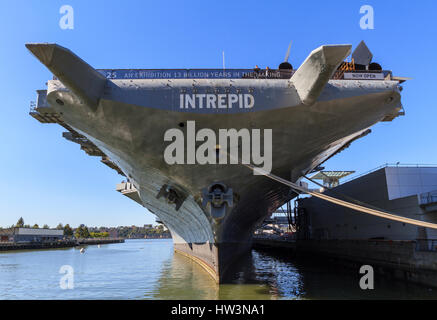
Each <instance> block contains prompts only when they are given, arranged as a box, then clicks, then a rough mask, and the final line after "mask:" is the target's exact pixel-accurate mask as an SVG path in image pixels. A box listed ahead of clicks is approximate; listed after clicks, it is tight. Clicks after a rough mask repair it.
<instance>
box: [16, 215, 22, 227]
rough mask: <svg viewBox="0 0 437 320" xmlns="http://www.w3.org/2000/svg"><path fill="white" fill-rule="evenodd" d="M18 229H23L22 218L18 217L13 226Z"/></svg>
mask: <svg viewBox="0 0 437 320" xmlns="http://www.w3.org/2000/svg"><path fill="white" fill-rule="evenodd" d="M15 226H16V227H18V228H23V227H24V219H23V217H20V219H18V221H17V224H16V225H15Z"/></svg>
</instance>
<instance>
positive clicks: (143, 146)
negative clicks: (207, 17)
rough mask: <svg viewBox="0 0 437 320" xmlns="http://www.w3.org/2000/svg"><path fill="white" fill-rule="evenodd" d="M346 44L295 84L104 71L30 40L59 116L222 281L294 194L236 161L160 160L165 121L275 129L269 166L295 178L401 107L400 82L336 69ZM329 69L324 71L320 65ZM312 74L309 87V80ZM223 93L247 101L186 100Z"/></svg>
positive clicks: (184, 249) (178, 243)
mask: <svg viewBox="0 0 437 320" xmlns="http://www.w3.org/2000/svg"><path fill="white" fill-rule="evenodd" d="M340 49H341V50H340ZM340 49H338V48H337V47H335V48H334V49H332V50H331V49H329V48H328V49H326V50H325V49H323V50H322V53H324V55H323V54H322V55H321V57H322V58H323V59H322V60H323V61H322V62H320V63H321V64H322V65H323V66H324V68H322V69H321V70H322V71H320V73H321V76H319V78H318V76H317V75H313V77H314V78H315V82H314V83H311V81H312V80H311V81H309V82H310V83H308V79H305V81H303V80H300V79H301V78H302V68H303V71H305V72H307V73H310V74H311V72H312V71H313V69H311V65H308V64H309V63H310V64H311V63H313V64H314V61H313V60H314V59H316V58H317V57H316V58H314V57H313V55H314V52H316V50H315V51H314V52H313V53H312V55H310V57H309V59H307V60H308V61H309V62H308V61H307V60H306V62H304V64H303V65H302V66H301V67H300V68H299V69H298V70H297V71H296V72H295V73H294V75H293V76H292V78H291V80H293V79H294V82H293V81H291V82H290V79H171V80H169V79H166V80H161V79H127V80H125V79H123V80H121V79H105V78H103V79H102V76H101V75H100V74H99V75H96V74H98V73H97V72H96V74H95V73H93V71H95V70H94V69H92V68H91V67H90V66H88V65H87V64H86V63H85V62H83V61H82V60H80V59H79V58H78V57H77V56H74V55H73V56H71V55H69V54H71V52H70V51H68V50H66V49H64V48H62V47H58V46H55V47H53V45H33V47H30V50H31V51H32V52H33V53H34V54H35V55H36V56H37V58H38V59H39V60H40V61H41V62H43V63H44V64H45V65H46V66H47V67H48V68H49V69H50V70H51V71H52V72H53V73H54V74H55V76H57V77H58V78H59V80H50V81H49V82H48V89H47V93H46V97H45V98H46V101H47V104H48V106H49V107H50V108H51V109H53V110H54V111H55V112H56V113H57V114H58V115H60V118H61V119H62V120H61V122H62V124H63V125H67V127H68V128H71V129H72V130H73V132H76V133H77V134H79V135H80V136H82V137H85V138H86V139H87V140H88V141H90V142H91V143H92V144H93V145H95V146H96V147H97V148H98V149H99V150H101V152H102V153H103V154H104V155H105V156H106V157H108V158H109V159H110V160H111V162H112V163H113V164H114V165H115V166H116V167H117V168H119V170H120V171H121V172H122V173H123V174H124V175H125V176H126V177H128V179H129V181H130V182H131V183H132V184H133V186H134V187H135V189H136V190H137V192H138V197H139V202H140V203H141V204H142V205H143V206H144V207H145V208H147V209H148V210H150V211H151V212H152V213H154V214H155V215H157V216H158V217H159V219H160V220H161V221H162V222H163V223H164V224H165V225H166V226H167V227H168V228H169V230H170V232H171V233H172V237H173V241H174V248H175V251H176V252H179V253H181V254H184V255H187V256H189V257H192V258H193V259H194V260H195V261H196V262H198V263H199V264H200V265H202V266H203V267H204V268H205V269H206V270H207V271H208V272H209V273H210V274H211V275H212V276H213V277H214V279H215V280H216V281H217V282H224V281H226V274H227V270H228V269H229V267H230V266H231V265H232V264H233V262H234V261H235V260H236V259H237V258H238V257H239V256H240V255H242V254H243V253H244V252H247V250H249V248H250V246H251V237H252V234H253V231H254V229H255V227H256V226H257V224H259V223H260V222H261V221H262V220H263V219H264V218H265V217H266V216H268V215H270V214H271V213H272V212H273V211H274V210H275V209H276V208H277V207H279V206H281V205H282V204H283V203H285V202H286V201H289V200H290V199H292V198H293V197H295V195H296V194H295V193H294V192H292V191H291V190H290V188H289V187H287V186H284V185H281V184H279V183H278V182H276V181H272V180H269V179H267V178H266V177H264V176H259V175H254V174H253V172H252V171H251V170H248V169H247V168H245V167H243V166H242V165H239V164H231V163H226V164H220V163H216V164H199V163H193V164H171V165H169V164H168V163H167V162H166V161H165V158H164V154H165V149H166V147H167V146H168V142H166V141H164V136H165V133H166V131H167V130H169V129H172V128H178V129H179V130H182V131H183V130H186V129H187V128H186V127H187V126H186V124H187V123H188V122H191V121H193V122H195V124H196V128H197V129H198V130H201V129H209V130H211V131H212V132H214V133H216V135H217V136H218V135H219V131H220V130H221V129H230V128H233V129H236V130H237V131H238V130H242V129H259V130H261V131H262V130H271V132H272V140H271V141H272V145H271V151H272V155H273V157H272V166H271V172H272V173H274V174H275V175H278V176H280V177H283V178H284V179H287V180H290V181H293V182H297V181H299V179H300V178H301V177H302V176H303V175H305V174H306V173H308V172H310V171H311V170H313V169H314V168H315V167H317V166H318V165H320V164H321V163H323V162H324V161H325V160H326V159H328V158H329V157H331V156H332V155H334V154H336V153H337V152H339V151H341V150H342V149H344V148H345V147H347V146H348V145H349V144H350V143H351V142H352V141H354V140H355V139H357V138H359V137H362V136H364V135H365V134H367V133H368V132H369V128H370V127H371V126H372V125H374V124H375V123H378V122H380V121H386V120H387V119H393V118H395V117H396V116H397V115H398V114H399V111H400V109H401V103H400V92H399V86H398V85H399V81H395V80H391V79H387V80H378V81H377V80H333V79H330V77H331V76H332V73H333V72H334V71H335V70H336V68H337V66H338V64H340V63H341V62H342V61H343V59H344V58H345V55H347V54H346V53H347V52H348V51H347V50H346V51H345V50H344V48H343V47H341V48H340ZM324 50H325V51H324ZM330 50H331V51H330ZM319 52H320V51H317V52H316V54H319ZM319 55H320V54H319ZM311 57H312V58H311ZM71 62H74V63H71ZM67 63H70V65H75V66H76V68H73V69H71V68H70V67H68V66H66V65H67ZM316 69H317V68H316ZM326 69H328V73H329V75H328V76H326V74H323V72H324V71H323V70H326ZM300 70H301V71H300ZM295 75H297V76H296V77H295ZM299 76H300V77H299ZM81 79H82V80H83V82H84V83H88V85H87V86H84V85H83V84H82V83H81ZM99 83H102V84H103V85H102V88H100V89H99ZM305 84H308V86H309V88H308V89H307V90H306V89H302V88H303V85H305ZM220 94H223V96H224V97H225V98H224V100H223V101H228V102H229V99H230V98H229V97H230V94H233V95H234V96H232V97H233V100H235V101H234V102H235V103H236V106H237V105H238V99H239V98H238V97H239V96H238V95H242V97H244V96H243V95H244V94H246V95H248V94H250V95H251V97H252V98H251V99H248V100H247V101H248V105H250V108H244V107H242V108H239V107H233V108H218V107H217V108H213V107H211V108H193V106H194V104H192V103H191V104H187V106H188V108H185V104H181V102H180V99H181V96H183V99H187V95H188V96H189V95H191V96H190V97H191V98H188V99H195V98H196V96H195V95H205V96H204V97H205V99H206V97H207V95H214V96H217V99H218V100H216V102H217V101H221V100H220V99H222V98H221V97H219V96H218V95H220ZM226 95H227V96H226ZM193 97H194V98H193ZM202 97H203V96H202ZM226 97H228V100H226V99H227V98H226ZM198 101H200V100H198ZM217 103H218V102H217ZM220 103H221V102H220ZM242 103H243V104H244V102H242ZM181 105H182V106H184V108H181V107H180V106H181ZM231 105H232V104H231ZM197 106H198V105H197ZM217 106H218V105H217ZM228 106H229V104H228ZM265 151H266V150H265V148H263V146H262V144H261V152H265Z"/></svg>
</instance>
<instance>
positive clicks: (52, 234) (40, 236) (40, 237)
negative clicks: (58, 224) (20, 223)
mask: <svg viewBox="0 0 437 320" xmlns="http://www.w3.org/2000/svg"><path fill="white" fill-rule="evenodd" d="M0 237H1V238H0V240H1V241H10V242H43V241H56V240H61V239H63V238H64V230H57V229H36V228H18V227H15V228H9V229H2V230H0Z"/></svg>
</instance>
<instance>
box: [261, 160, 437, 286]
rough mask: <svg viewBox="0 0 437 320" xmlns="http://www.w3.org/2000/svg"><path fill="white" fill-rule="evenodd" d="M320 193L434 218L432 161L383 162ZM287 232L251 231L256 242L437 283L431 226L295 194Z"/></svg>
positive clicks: (436, 189) (436, 171) (436, 174)
mask: <svg viewBox="0 0 437 320" xmlns="http://www.w3.org/2000/svg"><path fill="white" fill-rule="evenodd" d="M325 193H327V194H331V195H335V196H336V197H340V198H343V199H345V200H348V201H352V200H353V199H354V200H355V201H358V202H360V203H362V204H366V206H369V207H372V208H379V209H382V210H384V211H389V212H395V213H396V214H399V215H401V216H404V217H410V218H414V219H418V220H421V221H427V222H432V223H436V222H437V166H433V165H427V166H420V165H399V164H396V165H388V164H386V165H383V166H381V167H379V168H377V169H375V170H372V171H371V172H368V173H365V174H363V175H361V176H358V177H357V178H355V179H352V180H349V181H347V182H346V183H343V184H341V185H337V186H336V187H334V188H332V189H327V190H325ZM295 211H296V213H297V215H296V216H295V218H294V219H295V221H293V222H294V223H295V227H296V232H295V233H294V234H293V236H292V237H283V236H279V235H266V234H262V235H256V236H255V237H254V246H255V247H256V248H276V249H279V250H282V251H287V252H289V253H291V254H293V255H302V256H308V255H310V256H314V255H318V256H323V257H325V258H329V259H333V260H338V261H341V262H342V263H352V264H361V265H363V264H368V265H372V266H373V267H375V268H376V270H377V271H380V272H381V273H388V274H390V275H391V276H393V277H395V278H399V279H404V280H408V281H412V282H415V283H419V284H424V285H428V286H433V287H437V231H436V230H435V229H430V228H424V227H421V226H415V225H409V224H406V223H402V222H397V221H389V220H385V219H382V218H379V217H375V216H372V215H367V214H363V213H360V212H358V211H354V210H352V209H348V208H344V207H341V206H338V205H335V204H331V203H327V202H325V201H322V200H321V199H318V198H315V197H310V198H302V199H299V200H297V207H296V208H295Z"/></svg>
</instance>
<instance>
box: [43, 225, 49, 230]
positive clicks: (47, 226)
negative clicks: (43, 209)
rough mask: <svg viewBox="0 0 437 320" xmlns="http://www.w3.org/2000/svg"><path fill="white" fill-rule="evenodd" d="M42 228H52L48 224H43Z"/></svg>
mask: <svg viewBox="0 0 437 320" xmlns="http://www.w3.org/2000/svg"><path fill="white" fill-rule="evenodd" d="M42 228H43V229H50V227H49V225H48V224H45V225H43V226H42Z"/></svg>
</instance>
